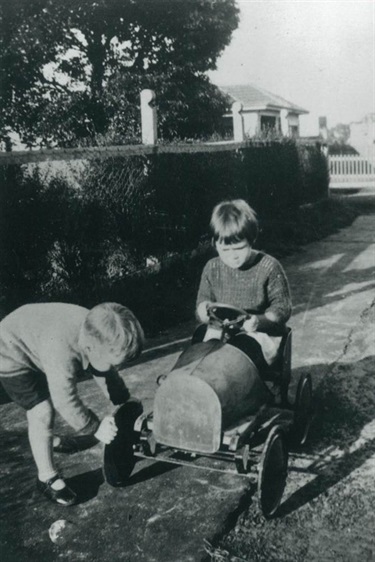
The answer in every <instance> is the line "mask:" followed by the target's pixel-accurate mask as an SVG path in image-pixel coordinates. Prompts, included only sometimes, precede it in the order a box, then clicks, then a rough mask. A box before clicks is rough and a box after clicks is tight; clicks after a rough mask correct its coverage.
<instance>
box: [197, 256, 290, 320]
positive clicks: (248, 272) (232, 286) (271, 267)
mask: <svg viewBox="0 0 375 562" xmlns="http://www.w3.org/2000/svg"><path fill="white" fill-rule="evenodd" d="M254 258H255V259H254ZM203 301H210V302H219V303H223V304H228V305H232V306H236V307H239V308H242V309H245V310H247V311H249V312H252V313H254V314H264V313H265V312H267V311H269V312H270V311H272V312H273V313H274V314H275V316H276V318H277V323H278V324H280V325H285V324H286V322H287V321H288V320H289V318H290V315H291V313H292V305H291V298H290V291H289V285H288V281H287V278H286V275H285V272H284V270H283V268H282V266H281V264H280V263H279V262H278V261H277V260H276V259H275V258H273V257H272V256H269V255H268V254H264V253H263V252H255V251H254V252H253V256H252V259H251V261H250V263H249V264H248V265H244V266H243V267H241V268H240V269H232V268H231V267H228V266H227V265H225V264H224V263H223V262H222V261H221V259H220V258H213V259H211V260H210V261H208V262H207V264H206V265H205V267H204V269H203V272H202V277H201V282H200V286H199V291H198V297H197V306H198V305H199V304H200V303H201V302H203Z"/></svg>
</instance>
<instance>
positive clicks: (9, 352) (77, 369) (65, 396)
mask: <svg viewBox="0 0 375 562" xmlns="http://www.w3.org/2000/svg"><path fill="white" fill-rule="evenodd" d="M87 313H88V310H87V309H86V308H83V307H81V306H76V305H72V304H65V303H40V304H39V303H38V304H29V305H25V306H21V307H20V308H18V309H16V310H15V311H13V312H12V313H10V314H9V315H8V316H6V317H5V318H4V319H3V320H2V321H1V322H0V380H1V378H5V377H7V378H8V377H14V376H17V375H27V374H28V373H32V372H38V371H41V372H43V373H44V374H45V375H46V377H47V382H48V387H49V391H50V394H51V398H52V402H53V404H54V406H55V408H56V410H57V411H58V412H59V413H60V414H61V415H62V417H63V418H64V419H65V420H66V422H67V423H68V424H69V425H70V426H71V427H73V428H74V429H75V430H76V431H79V432H81V433H85V434H93V433H95V432H96V430H97V429H98V426H99V420H98V417H97V416H96V415H95V414H94V413H93V412H92V411H91V410H90V409H89V408H87V406H86V405H85V404H84V403H83V402H82V400H81V399H80V397H79V395H78V391H77V378H78V377H79V376H80V375H81V374H82V372H83V371H84V370H85V369H87V368H88V365H89V362H88V359H87V357H86V355H85V353H84V351H83V350H82V349H81V348H80V346H79V343H78V341H79V332H80V328H81V325H82V322H83V321H84V319H85V317H86V315H87ZM113 376H115V375H113ZM118 376H120V375H118ZM94 379H95V381H96V383H97V384H98V385H99V386H100V388H101V390H102V391H103V393H104V394H105V395H106V396H107V397H108V391H107V389H106V386H105V381H104V379H99V378H97V377H94Z"/></svg>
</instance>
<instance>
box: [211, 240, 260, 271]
mask: <svg viewBox="0 0 375 562" xmlns="http://www.w3.org/2000/svg"><path fill="white" fill-rule="evenodd" d="M215 245H216V250H217V253H218V254H219V258H220V259H221V261H222V262H223V263H225V265H227V266H228V267H231V268H232V269H239V268H240V267H242V266H243V265H245V263H247V262H248V261H249V259H250V256H251V252H252V248H251V246H250V244H249V242H248V241H247V240H241V241H240V242H234V243H233V244H223V243H222V242H216V244H215Z"/></svg>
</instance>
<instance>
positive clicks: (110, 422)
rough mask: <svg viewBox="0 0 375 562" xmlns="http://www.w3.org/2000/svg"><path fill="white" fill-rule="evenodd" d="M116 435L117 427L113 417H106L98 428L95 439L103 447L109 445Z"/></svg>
mask: <svg viewBox="0 0 375 562" xmlns="http://www.w3.org/2000/svg"><path fill="white" fill-rule="evenodd" d="M116 434H117V425H116V423H115V420H114V418H113V416H107V417H105V418H104V419H103V420H102V421H101V424H100V425H99V427H98V430H97V432H96V433H95V437H96V438H97V439H99V441H101V442H102V443H104V444H105V445H109V444H110V443H111V442H112V441H113V440H114V438H115V437H116Z"/></svg>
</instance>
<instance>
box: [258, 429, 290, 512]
mask: <svg viewBox="0 0 375 562" xmlns="http://www.w3.org/2000/svg"><path fill="white" fill-rule="evenodd" d="M287 475H288V450H287V447H286V442H285V436H284V431H283V429H282V427H281V426H280V425H275V426H274V427H273V428H272V429H271V431H270V432H269V434H268V437H267V439H266V442H265V444H264V447H263V451H262V454H261V458H260V462H259V471H258V505H259V509H260V510H261V512H262V513H263V515H264V517H266V518H267V519H269V518H270V517H272V516H273V515H275V513H276V511H277V509H278V507H279V505H280V503H281V499H282V496H283V493H284V489H285V484H286V479H287Z"/></svg>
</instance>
